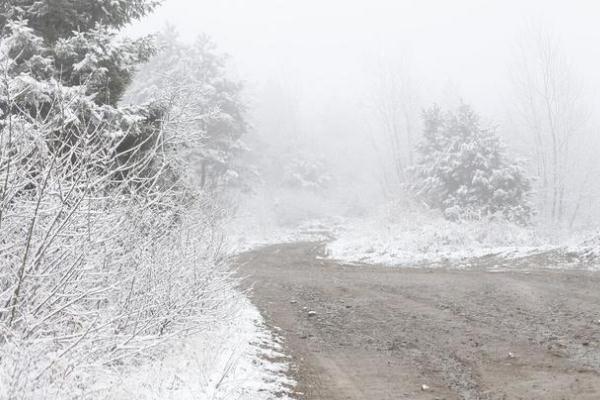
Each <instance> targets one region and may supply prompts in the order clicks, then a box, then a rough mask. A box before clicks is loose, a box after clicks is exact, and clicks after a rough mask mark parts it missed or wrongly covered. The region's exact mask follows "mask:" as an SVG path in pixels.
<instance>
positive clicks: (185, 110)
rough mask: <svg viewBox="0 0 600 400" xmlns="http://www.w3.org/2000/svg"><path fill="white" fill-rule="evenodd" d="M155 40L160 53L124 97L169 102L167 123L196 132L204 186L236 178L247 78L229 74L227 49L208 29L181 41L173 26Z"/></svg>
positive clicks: (131, 100) (138, 101) (196, 156)
mask: <svg viewBox="0 0 600 400" xmlns="http://www.w3.org/2000/svg"><path fill="white" fill-rule="evenodd" d="M156 44H157V49H158V51H157V54H156V55H155V56H154V57H152V58H151V59H150V60H149V61H148V62H147V63H145V64H144V65H143V66H141V67H140V69H139V71H138V72H137V73H136V76H135V79H134V81H133V83H132V85H131V86H130V87H129V88H128V90H127V92H126V94H125V98H124V102H126V103H131V104H144V103H145V102H148V101H149V100H152V101H155V102H157V103H160V104H165V105H167V108H168V110H169V112H168V114H167V115H165V121H166V125H165V126H166V127H167V128H169V127H174V128H175V129H177V130H185V131H188V132H190V135H189V137H191V138H194V139H193V140H194V141H195V143H194V144H193V146H192V147H193V151H192V152H189V153H188V156H189V157H192V158H193V159H194V162H193V164H194V165H197V166H198V170H197V171H193V172H194V174H195V175H197V176H198V177H199V184H200V186H201V187H203V188H209V187H211V188H214V187H217V186H219V185H221V184H223V183H232V182H231V180H232V179H233V180H234V181H237V179H234V178H235V177H237V176H240V174H243V173H244V172H243V169H241V168H237V166H236V159H237V157H236V156H237V155H239V153H240V151H242V150H243V149H244V145H243V144H242V143H241V141H240V139H241V137H242V136H243V134H244V133H245V132H246V131H247V129H248V123H247V121H246V105H245V104H244V101H243V98H242V89H243V84H242V83H241V82H240V81H237V80H235V79H232V78H231V77H229V73H228V68H227V60H228V57H227V55H225V54H223V53H220V52H219V51H218V49H217V47H216V45H215V43H214V42H213V41H212V40H211V39H210V37H208V36H206V35H201V36H199V37H198V38H197V39H196V40H195V41H194V42H193V43H192V44H186V43H183V42H182V41H181V40H180V39H179V38H178V34H177V32H176V30H175V28H173V27H167V29H166V30H165V31H163V32H162V33H161V34H159V35H157V38H156ZM168 131H169V129H167V134H168ZM189 145H192V143H187V144H183V146H189Z"/></svg>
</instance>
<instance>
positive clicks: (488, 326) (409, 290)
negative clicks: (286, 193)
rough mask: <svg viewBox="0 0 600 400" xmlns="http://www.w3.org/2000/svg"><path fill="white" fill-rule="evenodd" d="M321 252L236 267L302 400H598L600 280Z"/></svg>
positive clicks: (295, 249) (266, 253)
mask: <svg viewBox="0 0 600 400" xmlns="http://www.w3.org/2000/svg"><path fill="white" fill-rule="evenodd" d="M322 251H323V244H321V243H293V244H282V245H274V246H270V247H265V248H262V249H259V250H255V251H251V252H248V253H244V254H242V255H240V256H239V258H238V260H237V262H238V267H239V273H240V274H242V275H243V276H244V277H246V279H245V280H244V284H245V285H246V286H247V287H249V288H251V290H250V297H251V299H252V301H253V302H254V304H255V305H256V306H258V307H259V309H260V310H261V312H262V314H263V315H264V317H265V318H266V320H267V322H268V323H269V324H270V325H271V327H272V328H273V329H280V331H279V332H280V333H281V335H282V336H283V338H284V341H285V350H286V352H287V353H288V354H290V355H291V356H292V361H293V371H292V373H293V374H294V375H295V376H294V378H295V379H296V380H297V381H298V387H297V388H296V392H297V393H296V396H297V397H298V398H299V399H306V400H313V399H315V400H316V399H323V400H363V399H365V400H366V399H369V400H387V399H390V400H391V399H394V400H399V399H413V400H414V399H428V400H433V399H446V400H450V399H486V400H496V399H497V400H501V399H507V400H508V399H527V400H534V399H544V400H563V399H585V400H587V399H589V400H592V399H593V400H597V399H600V274H599V273H592V272H582V271H579V272H573V271H571V272H566V271H562V272H560V271H535V272H519V271H512V272H491V271H486V270H484V269H477V268H474V269H471V270H467V271H456V270H449V269H426V268H424V269H406V268H385V267H368V266H361V267H357V266H345V265H340V264H338V263H336V262H335V261H330V260H326V259H324V258H323V257H321V254H322ZM424 385H425V386H424Z"/></svg>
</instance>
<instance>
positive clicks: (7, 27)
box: [0, 0, 162, 174]
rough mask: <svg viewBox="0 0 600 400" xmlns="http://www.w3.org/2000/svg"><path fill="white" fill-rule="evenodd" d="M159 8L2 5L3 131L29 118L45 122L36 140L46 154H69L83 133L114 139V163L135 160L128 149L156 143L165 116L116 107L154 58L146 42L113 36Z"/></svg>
mask: <svg viewBox="0 0 600 400" xmlns="http://www.w3.org/2000/svg"><path fill="white" fill-rule="evenodd" d="M156 5H157V2H156V1H153V0H8V1H4V2H2V5H1V6H0V38H1V42H0V75H1V76H2V77H3V81H4V84H3V87H2V90H1V91H0V128H1V127H2V126H3V125H4V124H6V123H7V121H8V119H9V116H19V118H22V117H23V116H24V114H28V115H29V116H30V117H31V119H32V120H33V119H35V120H37V121H42V122H43V124H44V132H45V135H44V137H43V138H38V139H40V140H43V141H44V142H45V143H46V145H47V146H48V149H49V150H50V151H53V149H54V150H56V149H58V148H62V149H63V151H64V150H65V144H68V145H69V146H71V148H73V146H76V145H77V143H78V141H80V140H81V138H82V137H83V136H82V135H84V134H85V135H88V136H94V135H104V136H105V137H108V136H110V137H112V139H113V144H114V145H115V149H113V150H115V151H118V152H120V153H121V156H120V157H116V158H114V159H115V160H118V164H119V165H122V164H123V163H126V162H129V161H130V158H131V157H139V155H140V151H137V152H135V154H134V152H133V151H131V149H132V148H133V147H135V146H138V145H139V144H140V143H144V144H147V145H151V144H152V143H153V142H155V141H156V140H158V132H159V129H158V128H159V126H160V119H161V114H162V110H161V109H159V108H157V107H155V106H143V107H118V103H119V100H120V99H121V96H122V95H123V92H124V90H125V87H126V86H127V85H128V84H129V82H130V80H131V76H132V75H133V73H134V71H135V68H136V66H137V65H138V64H139V63H141V62H143V61H145V60H147V59H148V58H149V57H150V56H151V55H152V54H153V46H152V43H151V38H149V37H146V38H142V39H139V40H129V39H119V38H118V37H117V35H118V30H119V29H120V28H122V27H123V26H124V25H126V24H127V23H129V22H131V21H132V20H134V19H137V18H140V17H142V16H144V15H146V14H147V13H148V12H150V11H151V10H152V9H153V8H154V7H155V6H156ZM140 147H141V146H140ZM107 151H109V149H107ZM147 167H148V168H150V165H148V166H147ZM106 168H107V170H110V169H116V168H118V167H117V166H116V165H107V166H106ZM123 171H125V169H123ZM33 173H34V174H35V172H33ZM125 173H127V172H122V174H125ZM143 173H144V174H147V173H148V171H145V172H143Z"/></svg>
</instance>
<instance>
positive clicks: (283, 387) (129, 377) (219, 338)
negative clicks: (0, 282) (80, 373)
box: [94, 289, 294, 400]
mask: <svg viewBox="0 0 600 400" xmlns="http://www.w3.org/2000/svg"><path fill="white" fill-rule="evenodd" d="M231 290H232V293H231V296H232V299H234V300H232V301H234V302H235V305H236V308H237V309H236V311H235V314H233V315H230V316H229V317H228V318H226V319H224V320H223V321H221V322H220V323H213V324H211V326H207V327H206V330H204V331H202V332H201V333H199V334H197V335H195V336H193V337H190V338H188V339H187V340H186V341H185V342H183V343H181V344H178V345H177V346H176V347H174V348H172V349H171V350H170V351H169V352H168V354H164V355H163V356H162V357H159V358H157V359H155V360H154V361H153V362H150V363H144V364H142V365H138V366H137V368H136V369H135V370H132V369H127V370H126V371H121V372H117V371H105V372H103V373H104V376H99V377H98V383H97V385H96V387H95V388H94V389H95V390H94V391H95V392H96V393H100V394H101V396H98V397H94V398H104V399H107V400H108V399H111V400H112V399H114V400H119V399H123V400H125V399H132V398H135V399H139V400H168V399H173V400H175V399H176V400H187V399H189V400H192V399H193V400H204V399H206V400H209V399H210V400H230V399H240V400H241V399H245V400H246V399H247V400H270V399H275V398H278V399H284V400H285V399H288V398H290V397H289V395H290V393H291V391H292V390H293V387H294V382H293V380H291V379H290V378H289V377H288V375H287V370H288V364H287V361H286V358H285V356H284V355H283V354H282V353H281V345H280V339H279V338H277V337H276V336H275V335H274V334H272V333H271V332H270V331H269V330H268V329H267V328H266V327H265V325H264V321H263V319H262V317H261V315H260V313H259V312H258V310H257V309H256V308H255V307H254V306H253V305H252V304H251V303H250V302H249V301H248V299H247V298H246V297H245V296H243V295H242V294H240V293H239V292H236V291H235V289H231Z"/></svg>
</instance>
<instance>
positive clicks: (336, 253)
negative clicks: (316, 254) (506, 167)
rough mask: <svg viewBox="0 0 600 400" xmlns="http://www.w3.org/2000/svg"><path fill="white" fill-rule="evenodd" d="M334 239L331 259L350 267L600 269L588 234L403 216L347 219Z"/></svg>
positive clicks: (599, 253)
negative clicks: (479, 263)
mask: <svg viewBox="0 0 600 400" xmlns="http://www.w3.org/2000/svg"><path fill="white" fill-rule="evenodd" d="M334 236H335V239H334V240H332V241H330V242H328V244H327V246H326V251H327V256H328V257H329V258H331V259H335V260H338V261H341V262H345V263H349V264H372V265H385V266H396V267H415V268H418V267H421V266H423V265H427V266H428V267H435V266H447V265H452V266H454V267H456V268H463V267H464V268H468V267H470V266H472V265H473V260H475V259H480V258H483V257H486V258H490V262H491V264H490V266H491V267H496V265H495V264H494V263H497V264H498V267H499V266H500V265H503V266H506V263H507V262H508V263H509V264H510V262H511V261H516V260H520V261H521V262H526V261H527V260H534V261H537V262H538V264H539V263H540V262H542V263H543V264H544V266H545V267H547V268H560V269H563V268H585V269H589V270H597V269H600V262H599V261H600V240H598V234H597V233H589V232H588V233H580V234H578V235H572V234H565V233H562V232H551V233H548V232H547V231H544V230H543V229H541V228H537V229H536V228H532V227H527V228H525V227H520V226H516V225H512V224H507V223H502V222H465V223H461V224H457V223H453V222H449V221H446V220H443V219H441V218H435V217H432V216H427V215H422V214H404V215H402V216H400V217H397V218H395V219H389V218H388V219H386V218H368V219H348V220H346V221H345V223H344V224H342V225H339V226H338V227H337V228H336V229H335V232H334ZM590 237H591V238H592V239H589V238H590Z"/></svg>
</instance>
